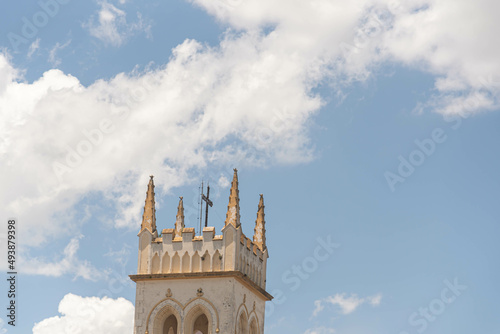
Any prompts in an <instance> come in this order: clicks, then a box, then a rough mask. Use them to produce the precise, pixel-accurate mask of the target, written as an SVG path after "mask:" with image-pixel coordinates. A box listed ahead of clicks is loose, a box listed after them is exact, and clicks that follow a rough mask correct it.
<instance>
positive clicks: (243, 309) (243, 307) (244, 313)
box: [234, 303, 249, 334]
mask: <svg viewBox="0 0 500 334" xmlns="http://www.w3.org/2000/svg"><path fill="white" fill-rule="evenodd" d="M241 316H243V317H244V318H245V322H246V325H245V327H246V328H244V329H243V330H244V333H245V334H246V333H248V324H249V321H248V320H249V317H248V309H247V306H246V305H245V303H241V305H240V307H238V312H237V313H236V321H235V324H234V332H235V333H236V334H239V332H238V325H239V322H240V317H241Z"/></svg>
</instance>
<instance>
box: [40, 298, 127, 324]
mask: <svg viewBox="0 0 500 334" xmlns="http://www.w3.org/2000/svg"><path fill="white" fill-rule="evenodd" d="M58 311H59V313H60V314H61V315H60V316H55V317H51V318H47V319H44V320H42V321H40V322H39V323H36V324H35V325H34V327H33V334H46V333H47V334H48V333H73V334H83V333H95V334H121V333H132V332H133V321H134V305H133V304H132V303H131V302H130V301H128V300H126V299H124V298H118V299H111V298H107V297H104V298H102V299H101V298H97V297H80V296H77V295H73V294H71V293H70V294H67V295H65V296H64V298H63V299H62V300H61V302H60V303H59V309H58Z"/></svg>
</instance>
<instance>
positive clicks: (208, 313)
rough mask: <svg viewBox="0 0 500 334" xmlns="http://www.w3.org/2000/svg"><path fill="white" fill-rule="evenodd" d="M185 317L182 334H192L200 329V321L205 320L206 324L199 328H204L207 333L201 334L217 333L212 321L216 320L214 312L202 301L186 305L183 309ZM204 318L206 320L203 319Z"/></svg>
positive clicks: (198, 300)
mask: <svg viewBox="0 0 500 334" xmlns="http://www.w3.org/2000/svg"><path fill="white" fill-rule="evenodd" d="M185 314H186V316H185V317H184V334H193V333H194V331H195V329H200V328H199V327H196V326H199V325H200V319H201V320H202V321H201V322H203V320H206V324H205V325H203V324H201V326H202V327H203V328H206V330H207V333H203V331H202V333H203V334H215V333H217V325H216V323H215V321H214V319H216V318H217V314H216V313H215V310H213V308H212V306H211V305H210V304H208V303H207V302H206V301H205V300H204V299H201V298H200V299H195V300H193V303H188V304H187V305H186V309H185ZM204 317H206V319H204Z"/></svg>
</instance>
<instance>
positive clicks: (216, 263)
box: [212, 250, 222, 271]
mask: <svg viewBox="0 0 500 334" xmlns="http://www.w3.org/2000/svg"><path fill="white" fill-rule="evenodd" d="M221 258H222V256H221V255H220V253H219V251H218V250H216V251H215V253H214V257H213V262H212V267H213V271H221V266H222V260H221Z"/></svg>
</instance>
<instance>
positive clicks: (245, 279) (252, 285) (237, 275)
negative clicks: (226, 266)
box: [129, 271, 274, 301]
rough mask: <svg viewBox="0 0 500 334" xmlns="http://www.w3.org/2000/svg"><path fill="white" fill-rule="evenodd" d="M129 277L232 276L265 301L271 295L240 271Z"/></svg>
mask: <svg viewBox="0 0 500 334" xmlns="http://www.w3.org/2000/svg"><path fill="white" fill-rule="evenodd" d="M129 277H130V279H131V280H132V281H134V282H136V283H137V282H141V281H153V280H173V279H196V278H221V277H234V278H236V279H237V280H238V281H239V282H240V283H242V284H243V285H245V286H246V287H248V288H249V289H251V290H253V291H254V292H256V294H257V295H258V296H260V298H261V299H263V300H265V301H269V300H272V299H273V298H274V297H273V296H271V294H269V293H268V292H267V291H266V290H264V289H262V288H261V287H260V286H258V285H257V284H255V283H254V282H253V281H252V280H251V279H250V278H248V276H247V275H245V274H243V273H242V272H241V271H216V272H199V273H171V274H138V275H129Z"/></svg>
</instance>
